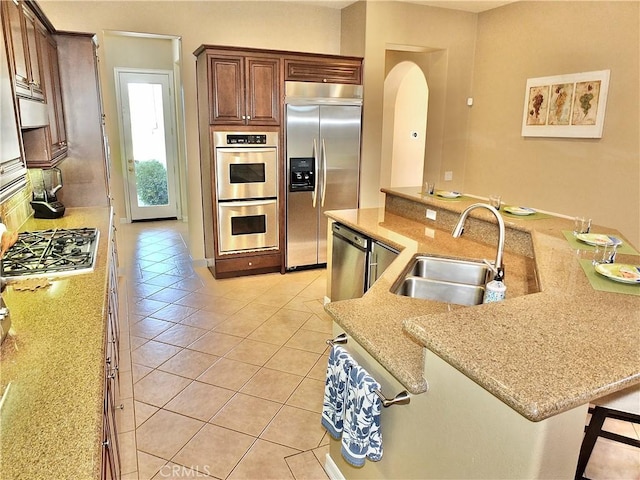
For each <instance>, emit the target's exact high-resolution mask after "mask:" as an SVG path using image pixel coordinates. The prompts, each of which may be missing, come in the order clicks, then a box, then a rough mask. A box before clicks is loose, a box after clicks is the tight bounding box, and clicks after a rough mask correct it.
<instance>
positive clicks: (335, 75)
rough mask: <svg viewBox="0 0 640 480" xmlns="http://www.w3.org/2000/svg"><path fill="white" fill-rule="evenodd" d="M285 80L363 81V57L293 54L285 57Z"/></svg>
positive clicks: (357, 82) (354, 82)
mask: <svg viewBox="0 0 640 480" xmlns="http://www.w3.org/2000/svg"><path fill="white" fill-rule="evenodd" d="M284 79H285V81H299V82H321V83H347V84H354V85H360V84H361V83H362V59H360V58H349V57H316V56H293V57H285V59H284Z"/></svg>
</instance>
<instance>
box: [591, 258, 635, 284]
mask: <svg viewBox="0 0 640 480" xmlns="http://www.w3.org/2000/svg"><path fill="white" fill-rule="evenodd" d="M596 272H598V273H599V274H600V275H603V276H605V277H607V278H610V279H611V280H615V281H616V282H621V283H631V284H636V285H640V266H637V265H627V264H624V263H600V264H598V265H596Z"/></svg>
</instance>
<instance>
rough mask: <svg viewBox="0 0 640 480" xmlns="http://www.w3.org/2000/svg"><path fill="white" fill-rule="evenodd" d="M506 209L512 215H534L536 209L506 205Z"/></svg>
mask: <svg viewBox="0 0 640 480" xmlns="http://www.w3.org/2000/svg"><path fill="white" fill-rule="evenodd" d="M504 211H505V212H508V213H510V214H512V215H533V214H534V213H536V211H535V210H534V209H533V208H527V207H504Z"/></svg>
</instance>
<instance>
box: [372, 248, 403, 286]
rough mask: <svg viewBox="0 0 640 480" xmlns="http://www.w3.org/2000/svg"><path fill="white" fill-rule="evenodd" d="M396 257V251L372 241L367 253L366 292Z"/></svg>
mask: <svg viewBox="0 0 640 480" xmlns="http://www.w3.org/2000/svg"><path fill="white" fill-rule="evenodd" d="M397 256H398V251H397V250H395V249H393V248H391V247H390V246H388V245H385V244H384V243H380V242H376V241H372V242H371V250H370V251H369V261H368V264H369V265H368V266H369V271H368V274H367V290H369V289H370V288H371V286H372V285H373V284H374V283H375V281H376V280H378V278H380V276H381V275H382V274H383V273H384V271H385V270H386V269H387V267H388V266H389V265H391V262H393V261H394V260H395V259H396V257H397Z"/></svg>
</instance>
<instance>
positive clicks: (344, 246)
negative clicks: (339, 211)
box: [331, 223, 369, 302]
mask: <svg viewBox="0 0 640 480" xmlns="http://www.w3.org/2000/svg"><path fill="white" fill-rule="evenodd" d="M332 231H333V248H332V253H331V301H332V302H335V301H337V300H347V299H349V298H360V297H361V296H362V295H363V294H364V292H365V289H366V283H365V282H366V267H367V250H368V248H369V238H367V237H365V236H364V235H361V234H360V233H358V232H355V231H353V230H351V229H349V228H347V227H345V226H344V225H341V224H339V223H334V224H333V226H332Z"/></svg>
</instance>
